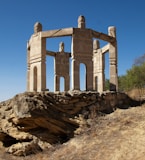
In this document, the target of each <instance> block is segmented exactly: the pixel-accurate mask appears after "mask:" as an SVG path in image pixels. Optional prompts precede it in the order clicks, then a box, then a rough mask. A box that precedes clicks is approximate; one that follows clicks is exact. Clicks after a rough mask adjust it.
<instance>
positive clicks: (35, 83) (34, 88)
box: [33, 66, 37, 91]
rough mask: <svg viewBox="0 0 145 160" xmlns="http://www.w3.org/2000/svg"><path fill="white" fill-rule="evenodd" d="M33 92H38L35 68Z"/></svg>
mask: <svg viewBox="0 0 145 160" xmlns="http://www.w3.org/2000/svg"><path fill="white" fill-rule="evenodd" d="M33 90H34V91H37V67H36V66H35V67H34V70H33Z"/></svg>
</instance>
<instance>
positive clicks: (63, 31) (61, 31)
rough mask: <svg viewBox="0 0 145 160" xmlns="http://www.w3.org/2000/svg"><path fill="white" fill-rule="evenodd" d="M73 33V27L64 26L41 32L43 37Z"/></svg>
mask: <svg viewBox="0 0 145 160" xmlns="http://www.w3.org/2000/svg"><path fill="white" fill-rule="evenodd" d="M72 33H73V28H63V29H56V30H49V31H43V32H42V33H41V36H42V38H51V37H62V36H71V35H72Z"/></svg>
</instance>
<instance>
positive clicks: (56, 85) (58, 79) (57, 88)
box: [54, 74, 60, 92]
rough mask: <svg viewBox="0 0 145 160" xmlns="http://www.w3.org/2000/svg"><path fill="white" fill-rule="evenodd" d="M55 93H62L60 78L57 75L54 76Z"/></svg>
mask: <svg viewBox="0 0 145 160" xmlns="http://www.w3.org/2000/svg"><path fill="white" fill-rule="evenodd" d="M54 91H55V92H56V91H60V77H59V76H58V75H56V74H55V76H54Z"/></svg>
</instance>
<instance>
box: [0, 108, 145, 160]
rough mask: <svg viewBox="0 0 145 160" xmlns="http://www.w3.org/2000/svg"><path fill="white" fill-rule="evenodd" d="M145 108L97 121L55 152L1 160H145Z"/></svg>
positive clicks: (0, 158) (0, 157) (1, 157)
mask: <svg viewBox="0 0 145 160" xmlns="http://www.w3.org/2000/svg"><path fill="white" fill-rule="evenodd" d="M144 155H145V105H143V106H141V107H135V108H130V109H126V110H121V109H117V110H116V111H115V112H114V113H111V114H108V115H106V116H103V117H98V118H96V119H95V120H94V121H93V122H92V123H91V126H90V128H86V130H85V132H84V133H83V134H81V135H77V136H76V137H74V138H73V139H71V140H70V141H68V142H67V143H64V144H63V145H57V146H56V147H54V150H46V151H44V152H42V153H37V154H36V155H30V156H27V157H13V156H11V155H9V154H6V153H4V151H3V150H1V151H0V160H145V156H144Z"/></svg>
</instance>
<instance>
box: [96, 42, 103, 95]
mask: <svg viewBox="0 0 145 160" xmlns="http://www.w3.org/2000/svg"><path fill="white" fill-rule="evenodd" d="M93 48H94V82H93V84H94V89H95V90H97V91H98V92H103V91H104V84H105V83H104V82H105V74H104V66H105V65H104V64H105V58H104V54H103V53H102V50H101V49H100V43H99V41H98V40H94V46H93Z"/></svg>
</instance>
